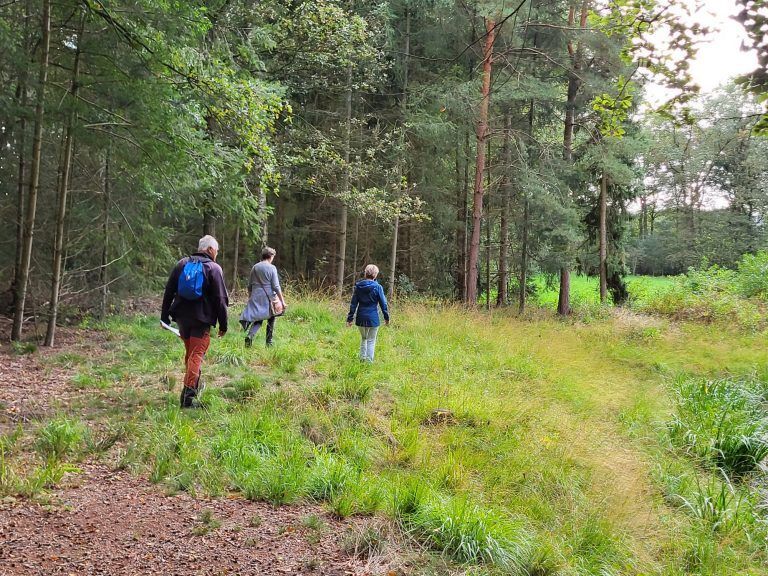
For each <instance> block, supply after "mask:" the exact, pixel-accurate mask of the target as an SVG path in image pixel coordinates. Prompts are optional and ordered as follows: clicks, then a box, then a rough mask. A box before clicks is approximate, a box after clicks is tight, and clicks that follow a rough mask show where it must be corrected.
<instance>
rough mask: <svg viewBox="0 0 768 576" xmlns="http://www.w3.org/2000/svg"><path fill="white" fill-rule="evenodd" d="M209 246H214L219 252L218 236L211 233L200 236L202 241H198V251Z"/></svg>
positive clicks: (204, 249)
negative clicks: (215, 236)
mask: <svg viewBox="0 0 768 576" xmlns="http://www.w3.org/2000/svg"><path fill="white" fill-rule="evenodd" d="M208 248H213V249H214V250H216V251H217V252H218V250H219V243H218V242H217V241H216V238H214V237H213V236H211V235H210V234H208V235H206V236H203V237H202V238H200V241H199V242H198V243H197V251H198V252H205V251H206V250H208Z"/></svg>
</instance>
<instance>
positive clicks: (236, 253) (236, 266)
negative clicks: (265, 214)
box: [229, 215, 240, 290]
mask: <svg viewBox="0 0 768 576" xmlns="http://www.w3.org/2000/svg"><path fill="white" fill-rule="evenodd" d="M235 218H237V223H236V224H235V241H234V245H233V246H232V280H231V281H230V283H229V286H230V288H231V289H232V290H237V284H238V282H237V280H238V278H239V277H240V276H239V271H240V216H239V215H238V216H235Z"/></svg>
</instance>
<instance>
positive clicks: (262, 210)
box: [238, 186, 283, 248]
mask: <svg viewBox="0 0 768 576" xmlns="http://www.w3.org/2000/svg"><path fill="white" fill-rule="evenodd" d="M259 215H260V217H261V247H262V248H264V246H266V245H267V243H268V242H269V218H268V217H267V191H266V190H265V189H264V187H263V186H259ZM278 221H279V222H280V225H281V229H280V239H281V240H282V238H283V228H282V222H283V221H282V218H280V219H279V220H278ZM238 224H239V222H238ZM281 244H282V242H281Z"/></svg>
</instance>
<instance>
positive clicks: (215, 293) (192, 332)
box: [160, 236, 229, 408]
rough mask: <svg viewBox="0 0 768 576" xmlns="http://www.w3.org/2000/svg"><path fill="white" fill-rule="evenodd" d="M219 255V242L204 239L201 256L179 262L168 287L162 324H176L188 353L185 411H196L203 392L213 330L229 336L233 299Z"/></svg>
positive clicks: (190, 257)
mask: <svg viewBox="0 0 768 576" xmlns="http://www.w3.org/2000/svg"><path fill="white" fill-rule="evenodd" d="M218 254H219V243H218V242H217V241H216V239H215V238H214V237H213V236H203V237H202V238H200V242H199V243H198V245H197V252H195V253H194V254H192V255H191V256H188V257H186V258H182V259H181V260H179V261H178V263H177V264H176V266H175V267H174V268H173V270H172V271H171V275H170V277H169V278H168V283H167V284H166V285H165V295H164V296H163V308H162V312H161V313H160V321H161V322H164V323H165V324H170V322H171V319H173V320H175V321H176V324H177V325H178V326H179V336H181V339H182V340H183V341H184V348H185V350H186V356H185V357H184V364H185V365H186V372H185V374H184V387H183V388H182V390H181V407H182V408H192V407H193V405H194V404H193V401H194V399H195V397H196V396H197V394H198V391H199V390H200V389H201V385H200V372H201V367H202V364H203V357H204V356H205V353H206V352H207V350H208V346H209V345H210V343H211V336H210V331H211V327H213V326H216V325H217V324H218V326H219V337H221V336H224V334H225V333H226V332H227V306H229V296H228V294H227V289H226V287H225V286H224V275H223V273H222V271H221V266H219V265H218V264H216V256H218Z"/></svg>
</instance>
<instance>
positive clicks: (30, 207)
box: [11, 0, 51, 340]
mask: <svg viewBox="0 0 768 576" xmlns="http://www.w3.org/2000/svg"><path fill="white" fill-rule="evenodd" d="M41 33H42V38H41V41H40V70H39V73H38V82H37V104H36V105H35V135H34V138H33V140H32V167H31V172H30V181H29V194H27V209H26V214H25V215H24V238H23V249H22V255H21V267H20V269H19V282H18V284H17V286H16V298H15V302H16V308H15V310H14V313H13V327H12V329H11V339H12V340H20V339H21V332H22V324H23V323H24V305H25V303H26V299H27V288H28V285H29V271H30V267H31V265H32V242H33V238H34V234H35V213H36V210H37V191H38V188H39V185H40V163H41V158H42V148H43V117H44V114H45V88H46V84H47V83H48V56H49V53H50V48H51V1H50V0H43V11H42V24H41Z"/></svg>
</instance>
